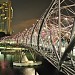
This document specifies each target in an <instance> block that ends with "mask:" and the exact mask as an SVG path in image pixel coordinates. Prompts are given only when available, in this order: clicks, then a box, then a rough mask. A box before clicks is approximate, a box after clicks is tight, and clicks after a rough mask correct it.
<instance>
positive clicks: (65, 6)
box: [0, 0, 75, 75]
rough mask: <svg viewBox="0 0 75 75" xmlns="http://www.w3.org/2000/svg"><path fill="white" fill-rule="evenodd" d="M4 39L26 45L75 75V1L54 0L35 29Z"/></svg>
mask: <svg viewBox="0 0 75 75" xmlns="http://www.w3.org/2000/svg"><path fill="white" fill-rule="evenodd" d="M0 42H1V43H9V44H18V45H22V46H23V47H25V48H27V49H30V50H32V51H34V52H36V53H38V54H39V55H42V56H43V57H44V58H45V59H47V60H48V61H49V62H50V63H51V64H52V65H53V66H54V67H55V68H57V69H58V70H59V71H62V72H64V73H65V74H66V75H75V1H74V0H68V1H67V0H52V2H51V3H50V5H49V7H48V8H47V9H46V10H45V12H44V13H43V15H41V17H40V19H38V20H37V21H36V23H35V24H33V26H32V27H31V28H29V29H25V30H24V31H23V32H19V33H18V34H16V35H14V36H7V37H3V38H1V40H0Z"/></svg>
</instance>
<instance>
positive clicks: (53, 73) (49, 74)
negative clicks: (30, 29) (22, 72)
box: [36, 56, 65, 75]
mask: <svg viewBox="0 0 75 75" xmlns="http://www.w3.org/2000/svg"><path fill="white" fill-rule="evenodd" d="M36 59H37V60H41V61H42V65H40V66H39V67H38V68H36V71H37V72H38V73H39V75H65V74H63V73H62V72H59V71H58V70H57V69H56V68H55V67H54V66H53V65H52V64H51V63H50V62H48V61H47V60H46V59H45V58H43V57H42V56H37V58H36Z"/></svg>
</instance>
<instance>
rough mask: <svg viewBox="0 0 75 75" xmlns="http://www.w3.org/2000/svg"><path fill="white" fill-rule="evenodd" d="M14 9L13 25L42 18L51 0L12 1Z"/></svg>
mask: <svg viewBox="0 0 75 75" xmlns="http://www.w3.org/2000/svg"><path fill="white" fill-rule="evenodd" d="M11 1H12V7H13V9H14V16H13V21H12V22H13V24H16V25H17V24H19V23H21V22H22V21H25V20H30V19H35V18H40V16H41V15H42V14H43V12H44V11H45V9H46V8H47V7H48V6H49V4H50V3H51V0H11Z"/></svg>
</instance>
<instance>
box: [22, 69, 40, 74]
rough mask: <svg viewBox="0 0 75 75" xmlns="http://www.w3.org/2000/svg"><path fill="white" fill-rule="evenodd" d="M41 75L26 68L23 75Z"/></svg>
mask: <svg viewBox="0 0 75 75" xmlns="http://www.w3.org/2000/svg"><path fill="white" fill-rule="evenodd" d="M35 73H36V75H39V74H38V73H37V72H35V69H34V68H25V69H24V70H23V75H35Z"/></svg>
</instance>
